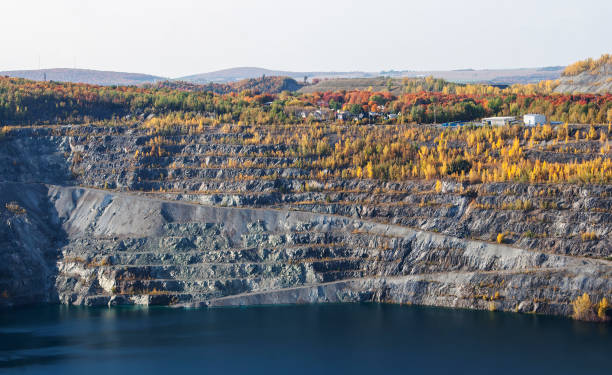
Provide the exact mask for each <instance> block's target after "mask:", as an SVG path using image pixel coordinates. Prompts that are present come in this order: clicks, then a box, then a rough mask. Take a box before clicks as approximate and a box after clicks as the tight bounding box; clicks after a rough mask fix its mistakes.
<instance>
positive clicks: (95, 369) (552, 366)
mask: <svg viewBox="0 0 612 375" xmlns="http://www.w3.org/2000/svg"><path fill="white" fill-rule="evenodd" d="M611 350H612V328H611V326H610V325H599V324H592V323H581V322H575V321H572V320H569V319H563V318H555V317H544V316H535V315H518V314H509V313H499V312H497V313H491V312H482V311H468V310H451V309H438V308H426V307H414V306H397V305H376V304H344V305H302V306H270V307H250V308H223V309H200V310H184V309H171V308H148V309H147V308H111V309H107V308H77V307H67V306H45V307H37V308H27V309H20V310H13V311H4V312H0V373H2V374H4V373H7V374H12V373H16V374H39V373H41V374H42V373H44V374H85V375H94V374H105V375H108V374H134V375H136V374H138V375H140V374H143V375H144V374H179V373H185V372H190V373H197V374H327V373H333V374H342V373H351V374H449V373H454V374H464V373H470V374H490V373H496V374H513V375H516V374H573V375H576V374H586V373H601V374H603V373H610V372H609V371H610V369H611V368H612V355H611V354H612V352H611Z"/></svg>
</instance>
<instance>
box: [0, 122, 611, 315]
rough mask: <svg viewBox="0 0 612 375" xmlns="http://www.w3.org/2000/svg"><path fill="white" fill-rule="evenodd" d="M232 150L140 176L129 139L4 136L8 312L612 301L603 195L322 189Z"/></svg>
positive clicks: (198, 146) (524, 187)
mask: <svg viewBox="0 0 612 375" xmlns="http://www.w3.org/2000/svg"><path fill="white" fill-rule="evenodd" d="M62 134H71V135H62ZM222 136H223V135H218V134H207V135H201V136H194V137H191V136H190V137H189V138H188V139H185V140H184V143H183V142H182V140H181V141H177V142H175V144H174V145H173V146H172V147H174V148H176V150H174V151H175V152H174V154H173V155H174V156H164V157H162V158H160V159H159V160H155V161H154V162H150V163H149V164H146V165H145V164H144V163H145V161H146V159H144V158H138V159H137V158H135V157H134V154H135V153H136V152H137V151H139V152H140V151H143V150H144V149H143V145H144V144H145V143H146V142H148V141H149V140H150V138H151V137H150V136H148V135H146V134H143V133H142V132H140V133H138V130H137V129H134V128H125V127H110V128H101V127H95V126H91V127H63V128H54V129H50V128H43V127H40V128H31V129H26V128H23V129H21V128H20V129H17V130H14V132H12V133H10V136H8V137H7V138H5V139H3V140H1V139H0V219H1V220H0V307H3V306H15V305H23V304H31V303H41V302H42V303H64V304H75V305H118V304H141V305H151V304H158V305H173V306H198V307H199V306H226V305H232V306H233V305H250V304H274V303H318V302H356V301H361V302H391V303H413V304H425V305H435V306H449V307H462V308H476V309H492V310H493V309H494V310H506V311H519V312H535V313H546V314H559V315H570V314H571V313H572V309H571V305H570V302H571V301H572V300H574V299H575V298H576V297H577V296H579V295H582V294H583V293H588V294H589V295H590V296H591V299H592V300H594V301H599V300H600V299H601V298H603V297H607V298H610V295H612V277H611V276H612V262H611V261H609V260H606V259H610V256H612V243H611V241H612V240H611V236H610V230H611V226H610V222H611V218H612V216H611V215H612V211H611V207H612V186H610V185H586V184H583V185H580V184H575V185H572V184H567V185H562V184H528V183H486V184H475V185H468V184H461V183H456V182H453V181H444V182H443V183H442V186H441V189H434V184H435V181H418V180H407V181H403V182H385V181H374V180H357V179H346V180H345V179H336V180H333V179H331V180H324V181H317V180H313V179H311V178H309V177H304V176H303V175H302V176H301V174H302V173H303V171H302V170H301V169H300V168H297V167H295V168H294V167H293V166H292V165H294V160H289V159H287V160H285V159H286V158H273V157H268V156H260V155H269V154H272V153H273V151H275V150H274V149H268V148H270V147H276V148H278V147H282V146H266V145H228V144H224V143H222V142H220V139H219V138H220V137H222ZM229 158H233V159H236V160H238V161H237V162H238V163H247V162H249V163H250V165H255V166H258V167H249V168H246V167H245V168H240V167H232V168H230V167H227V165H228V163H227V162H228V159H229ZM177 162H178V163H177ZM175 163H176V165H178V166H173V165H174V164H175ZM230 164H232V163H230ZM232 165H233V164H232ZM270 176H274V178H271V177H270ZM300 176H301V177H300ZM264 177H265V178H264ZM76 185H82V186H97V187H100V188H102V187H106V189H95V188H91V187H79V186H76ZM500 234H501V235H502V238H501V241H500V242H504V243H502V244H498V243H496V236H498V235H500Z"/></svg>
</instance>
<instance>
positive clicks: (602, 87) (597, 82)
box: [554, 65, 612, 94]
mask: <svg viewBox="0 0 612 375" xmlns="http://www.w3.org/2000/svg"><path fill="white" fill-rule="evenodd" d="M554 92H558V93H566V94H579V93H592V94H605V93H612V66H610V65H602V66H601V67H600V68H599V69H598V70H597V71H596V72H588V71H587V72H582V73H580V74H578V75H576V76H570V77H561V79H560V84H559V86H557V87H556V88H555V90H554Z"/></svg>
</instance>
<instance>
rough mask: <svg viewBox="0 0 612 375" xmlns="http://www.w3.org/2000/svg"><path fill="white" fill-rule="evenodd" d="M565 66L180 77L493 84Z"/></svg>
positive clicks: (251, 71)
mask: <svg viewBox="0 0 612 375" xmlns="http://www.w3.org/2000/svg"><path fill="white" fill-rule="evenodd" d="M563 68H564V67H562V66H552V67H543V68H521V69H484V70H474V69H459V70H427V71H414V70H389V71H381V72H361V71H354V72H290V71H282V70H269V69H263V68H254V67H244V68H232V69H224V70H218V71H215V72H210V73H202V74H195V75H190V76H186V77H181V78H178V80H181V81H187V82H193V83H200V84H202V83H210V82H216V83H225V82H232V81H238V80H242V79H247V78H257V77H261V76H263V75H266V76H286V77H291V78H294V79H296V80H297V81H298V82H303V80H304V77H308V78H309V80H312V79H314V78H319V79H343V78H375V77H380V76H384V77H392V78H402V77H415V78H418V77H426V76H433V77H435V78H443V79H445V80H447V81H451V82H459V83H492V84H514V83H535V82H539V81H542V80H553V79H557V78H559V77H560V76H561V72H562V71H563Z"/></svg>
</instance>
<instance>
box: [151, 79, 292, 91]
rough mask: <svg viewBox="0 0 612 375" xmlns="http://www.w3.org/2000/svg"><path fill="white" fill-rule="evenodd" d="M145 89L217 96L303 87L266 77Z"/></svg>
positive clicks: (165, 83) (173, 83)
mask: <svg viewBox="0 0 612 375" xmlns="http://www.w3.org/2000/svg"><path fill="white" fill-rule="evenodd" d="M145 87H153V88H168V89H173V90H183V91H201V92H202V91H212V92H215V93H217V94H228V93H230V92H236V93H239V92H242V91H245V90H250V91H252V92H257V93H268V94H278V93H280V92H282V91H297V90H299V89H300V88H301V87H302V85H301V84H299V83H298V82H297V81H296V80H295V79H293V78H290V77H275V76H266V77H259V78H249V79H243V80H240V81H236V82H229V83H206V84H198V83H192V82H186V81H160V82H156V83H153V84H147V85H145Z"/></svg>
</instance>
